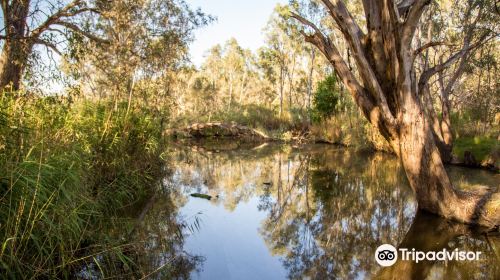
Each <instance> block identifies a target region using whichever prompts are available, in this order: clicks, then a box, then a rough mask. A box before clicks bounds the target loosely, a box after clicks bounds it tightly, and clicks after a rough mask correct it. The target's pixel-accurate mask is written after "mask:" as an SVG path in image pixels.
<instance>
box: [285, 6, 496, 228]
mask: <svg viewBox="0 0 500 280" xmlns="http://www.w3.org/2000/svg"><path fill="white" fill-rule="evenodd" d="M321 2H322V3H323V6H324V8H325V10H326V12H327V14H328V15H329V17H330V19H331V20H332V21H334V22H335V24H336V27H337V28H338V29H339V30H340V33H341V34H342V37H343V39H344V40H345V41H346V42H347V44H348V46H349V49H350V51H351V52H352V57H353V59H354V61H355V63H356V66H357V67H356V68H357V69H356V70H357V71H356V72H353V71H351V70H350V69H349V67H348V65H347V63H346V61H345V60H344V58H343V57H342V56H341V54H340V52H339V49H338V48H337V46H336V44H335V43H334V42H333V41H332V40H331V39H330V37H329V35H328V34H326V33H325V31H324V30H322V29H321V28H320V27H318V26H320V25H319V24H317V23H315V22H313V21H311V20H309V19H307V18H306V17H304V16H302V15H301V14H300V11H299V10H300V9H297V8H296V7H300V6H298V5H292V7H294V8H292V9H293V11H290V13H289V16H290V17H292V18H294V19H295V20H297V21H299V22H300V23H301V24H302V25H303V26H304V30H303V31H302V33H303V36H304V38H305V40H306V41H307V42H309V43H312V44H313V45H315V46H316V47H317V48H318V49H319V50H320V51H321V52H322V53H323V54H324V56H325V57H326V58H327V59H328V61H329V62H330V64H331V65H332V66H333V68H334V69H335V71H336V73H337V75H338V76H339V77H340V78H341V80H342V82H343V84H344V85H345V87H346V89H347V90H348V91H349V92H350V94H351V95H352V97H353V98H354V100H355V102H356V104H357V105H358V107H359V108H360V109H361V111H362V112H363V114H364V116H365V117H366V118H367V120H368V121H369V122H370V123H371V124H372V125H373V126H374V127H376V128H377V130H378V131H379V132H380V133H381V135H382V136H383V137H384V138H385V139H386V140H387V141H388V143H389V144H390V145H391V147H392V149H393V151H394V152H395V154H396V155H397V156H398V157H399V158H400V159H401V162H402V166H403V167H404V170H405V172H406V176H407V178H408V181H409V183H410V185H411V187H412V189H413V190H414V192H415V193H416V197H417V200H418V204H419V208H421V209H424V210H426V211H429V212H432V213H435V214H438V215H441V216H443V217H446V218H450V219H454V220H458V221H461V222H465V223H473V224H481V225H486V226H496V225H499V224H500V211H499V210H500V209H499V208H500V193H486V194H485V193H477V192H465V191H462V190H458V189H456V188H455V187H454V186H453V185H452V183H451V181H450V179H449V177H448V174H447V172H446V170H445V168H444V165H443V161H442V159H441V156H440V153H439V150H438V148H437V146H436V142H435V140H434V137H433V131H432V127H431V125H430V121H429V119H428V117H427V116H426V114H425V112H424V106H423V105H422V103H421V100H420V96H421V94H422V93H421V91H422V89H423V88H425V86H426V85H427V83H428V82H429V78H430V77H432V76H433V75H434V74H435V73H437V72H438V71H436V70H439V69H444V68H446V67H448V66H449V64H450V63H451V62H453V61H455V60H456V59H457V58H458V57H459V55H458V54H459V53H463V52H465V51H467V49H468V48H469V47H470V46H469V47H465V48H462V49H460V50H458V51H457V52H456V53H452V54H451V55H450V57H449V58H448V59H447V60H446V61H444V62H443V63H441V64H437V65H435V66H434V67H433V70H430V69H428V70H426V71H424V72H422V73H421V74H420V75H418V77H417V74H418V73H417V71H416V67H415V58H416V55H418V51H417V49H416V48H415V44H413V41H414V37H415V32H416V30H417V27H418V26H419V22H420V20H421V18H422V15H423V13H424V12H425V10H426V8H427V7H428V5H429V4H430V2H431V1H428V0H403V1H398V2H395V1H391V0H386V1H370V0H363V1H362V4H363V11H364V21H359V20H356V19H355V18H354V16H353V14H352V13H351V12H350V11H349V9H348V8H347V6H346V4H345V3H344V1H340V0H332V1H330V0H321ZM359 23H363V24H364V27H363V28H362V27H361V26H360V24H359ZM450 61H451V62H450ZM431 69H432V68H431Z"/></svg>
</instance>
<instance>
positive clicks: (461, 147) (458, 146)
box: [453, 136, 500, 161]
mask: <svg viewBox="0 0 500 280" xmlns="http://www.w3.org/2000/svg"><path fill="white" fill-rule="evenodd" d="M495 149H500V141H498V140H496V139H494V138H488V137H484V136H475V137H460V138H458V139H455V141H454V142H453V153H454V154H456V155H457V156H458V157H459V158H461V159H463V156H464V152H465V151H469V152H471V153H472V154H473V155H474V157H475V158H476V159H477V160H479V161H482V160H484V159H485V158H486V157H487V156H488V155H489V154H490V153H491V152H493V150H495Z"/></svg>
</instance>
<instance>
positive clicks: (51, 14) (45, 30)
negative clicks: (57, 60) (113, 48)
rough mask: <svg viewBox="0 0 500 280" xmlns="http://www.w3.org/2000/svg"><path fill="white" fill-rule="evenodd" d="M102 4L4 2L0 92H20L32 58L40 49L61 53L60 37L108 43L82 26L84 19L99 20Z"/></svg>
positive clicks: (57, 0) (30, 0)
mask: <svg viewBox="0 0 500 280" xmlns="http://www.w3.org/2000/svg"><path fill="white" fill-rule="evenodd" d="M99 2H104V1H85V0H73V1H61V0H52V1H51V0H49V1H40V0H11V1H9V0H2V1H1V2H0V4H1V8H2V16H3V22H2V26H0V30H1V33H0V41H1V43H2V44H3V47H2V53H1V55H0V90H3V89H5V87H6V86H8V85H10V86H11V87H12V89H14V90H17V89H19V86H20V83H21V79H22V75H23V73H24V71H25V69H26V67H27V64H28V60H29V57H30V55H31V53H32V52H33V48H34V47H35V46H37V45H40V46H45V47H47V48H48V49H50V50H51V51H54V52H56V53H61V50H60V45H61V42H62V41H64V40H62V39H61V35H62V37H68V36H69V34H70V33H78V34H79V35H81V36H84V37H86V38H88V39H89V40H92V41H94V42H98V43H105V42H106V40H104V39H103V38H101V37H100V36H99V35H100V34H96V33H94V32H92V31H91V30H88V29H87V28H86V27H85V26H83V25H82V24H81V23H82V21H81V18H82V17H83V16H85V15H89V14H92V15H93V16H97V17H98V16H100V7H99V4H100V3H99Z"/></svg>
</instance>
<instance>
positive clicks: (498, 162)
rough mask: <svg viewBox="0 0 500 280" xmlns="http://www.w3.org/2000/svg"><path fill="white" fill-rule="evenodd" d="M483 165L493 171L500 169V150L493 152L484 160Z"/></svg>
mask: <svg viewBox="0 0 500 280" xmlns="http://www.w3.org/2000/svg"><path fill="white" fill-rule="evenodd" d="M481 166H482V167H485V168H488V169H491V170H493V171H498V170H500V150H498V149H497V150H494V151H493V152H491V153H490V154H489V155H488V156H487V157H486V158H485V159H484V160H483V161H482V162H481Z"/></svg>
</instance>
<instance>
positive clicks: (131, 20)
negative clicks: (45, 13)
mask: <svg viewBox="0 0 500 280" xmlns="http://www.w3.org/2000/svg"><path fill="white" fill-rule="evenodd" d="M101 10H102V12H101V14H102V15H103V16H102V17H99V18H89V19H87V21H86V22H87V24H88V25H91V26H93V27H94V29H95V30H97V31H98V32H99V33H101V34H103V35H104V36H105V37H106V38H108V41H109V43H108V44H107V45H105V46H103V45H99V44H95V43H93V42H92V41H90V40H88V39H86V38H84V37H81V36H78V34H76V35H75V36H74V39H73V40H72V41H71V44H70V46H69V49H70V50H69V51H68V53H69V54H68V55H66V56H65V59H66V60H67V62H68V65H71V67H70V68H71V71H73V72H74V73H76V74H77V75H76V76H77V77H82V76H83V77H86V79H85V80H83V79H80V81H79V82H80V83H82V87H83V88H84V90H85V87H88V85H93V87H94V89H95V88H97V89H98V90H97V92H99V93H105V94H108V95H112V96H113V97H114V98H115V100H116V101H118V100H122V99H123V98H128V103H129V104H130V101H131V99H132V97H133V94H134V91H135V90H136V86H137V84H138V82H139V81H142V83H140V84H141V85H142V87H144V86H147V85H148V84H153V83H152V81H153V80H154V82H157V81H163V83H161V84H162V85H161V87H159V88H156V89H155V91H156V92H155V93H154V94H153V96H152V97H154V98H155V99H157V101H158V102H159V101H165V99H167V97H168V94H169V90H170V88H169V83H170V82H171V79H170V78H171V77H170V76H171V75H170V74H171V73H172V72H175V71H178V72H180V71H181V69H180V68H182V66H183V65H184V64H185V62H187V51H188V45H189V43H190V42H191V40H192V39H193V37H192V35H193V34H192V31H193V30H194V29H195V28H198V27H200V26H203V25H205V24H207V23H208V22H210V21H211V20H212V18H211V17H210V16H207V15H205V14H204V13H202V12H201V11H200V10H193V9H191V8H190V7H189V5H187V3H186V2H185V1H183V0H121V1H107V2H106V4H105V5H104V4H103V5H102V7H101ZM144 81H150V83H144ZM142 90H147V89H144V88H142Z"/></svg>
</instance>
